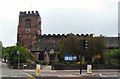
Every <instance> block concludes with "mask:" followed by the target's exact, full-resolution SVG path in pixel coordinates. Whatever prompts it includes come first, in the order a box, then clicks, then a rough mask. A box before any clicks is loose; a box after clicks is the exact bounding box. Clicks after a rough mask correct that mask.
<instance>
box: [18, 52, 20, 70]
mask: <svg viewBox="0 0 120 79" xmlns="http://www.w3.org/2000/svg"><path fill="white" fill-rule="evenodd" d="M17 54H18V69H19V63H20V52H19V51H17Z"/></svg>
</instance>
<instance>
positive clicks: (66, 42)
mask: <svg viewBox="0 0 120 79" xmlns="http://www.w3.org/2000/svg"><path fill="white" fill-rule="evenodd" d="M66 53H68V54H75V55H77V56H78V57H77V58H78V59H79V53H80V39H79V37H78V36H75V35H74V34H72V33H70V34H68V36H67V37H66V38H63V39H62V40H61V41H60V54H61V57H62V58H63V55H64V54H66Z"/></svg>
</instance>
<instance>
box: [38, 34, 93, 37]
mask: <svg viewBox="0 0 120 79" xmlns="http://www.w3.org/2000/svg"><path fill="white" fill-rule="evenodd" d="M68 35H69V34H43V35H39V37H67V36H68ZM75 35H76V36H78V37H87V36H92V37H93V34H75Z"/></svg>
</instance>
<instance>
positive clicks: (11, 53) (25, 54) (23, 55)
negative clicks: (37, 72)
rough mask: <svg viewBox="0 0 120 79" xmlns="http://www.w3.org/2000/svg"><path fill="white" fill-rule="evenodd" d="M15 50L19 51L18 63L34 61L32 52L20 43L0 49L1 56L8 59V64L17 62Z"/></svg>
mask: <svg viewBox="0 0 120 79" xmlns="http://www.w3.org/2000/svg"><path fill="white" fill-rule="evenodd" d="M17 51H19V52H20V63H32V62H34V61H35V58H34V56H33V54H32V53H31V52H30V51H29V50H27V49H26V48H25V47H23V46H21V45H17V46H10V47H6V48H5V47H4V48H3V51H2V53H3V57H4V59H8V60H9V64H10V65H17V63H18V54H17Z"/></svg>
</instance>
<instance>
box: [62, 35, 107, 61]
mask: <svg viewBox="0 0 120 79" xmlns="http://www.w3.org/2000/svg"><path fill="white" fill-rule="evenodd" d="M81 40H85V41H87V43H86V44H87V46H86V47H87V48H85V51H82V46H83V45H82V41H81ZM105 45H106V44H105V40H104V38H103V37H93V36H81V37H78V36H76V35H74V34H72V33H71V34H69V35H68V36H67V37H66V38H63V39H62V40H61V41H60V53H61V57H63V55H64V54H65V53H70V54H71V53H73V54H75V55H77V58H78V61H79V56H80V55H82V56H84V57H85V59H86V61H87V62H88V63H91V62H92V57H95V55H99V56H100V58H102V56H103V53H104V52H105V48H106V47H105Z"/></svg>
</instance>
